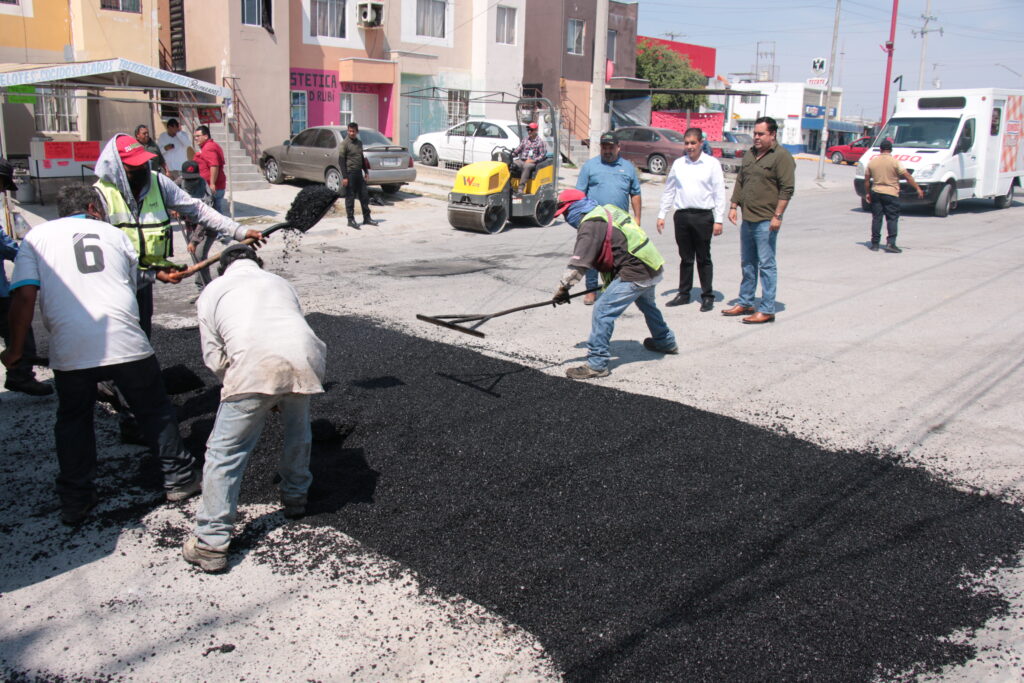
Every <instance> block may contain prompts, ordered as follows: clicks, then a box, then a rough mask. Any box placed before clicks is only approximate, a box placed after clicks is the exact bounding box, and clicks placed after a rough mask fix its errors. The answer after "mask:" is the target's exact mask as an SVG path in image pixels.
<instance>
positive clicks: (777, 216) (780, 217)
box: [775, 213, 782, 221]
mask: <svg viewBox="0 0 1024 683" xmlns="http://www.w3.org/2000/svg"><path fill="white" fill-rule="evenodd" d="M775 217H776V218H778V219H779V220H780V221H781V220H782V214H781V213H777V214H775Z"/></svg>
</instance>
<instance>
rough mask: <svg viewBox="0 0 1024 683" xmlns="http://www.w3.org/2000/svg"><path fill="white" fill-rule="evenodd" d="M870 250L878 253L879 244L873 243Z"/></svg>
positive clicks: (869, 247)
mask: <svg viewBox="0 0 1024 683" xmlns="http://www.w3.org/2000/svg"><path fill="white" fill-rule="evenodd" d="M868 249H870V250H871V251H878V242H872V243H871V244H870V245H869V246H868Z"/></svg>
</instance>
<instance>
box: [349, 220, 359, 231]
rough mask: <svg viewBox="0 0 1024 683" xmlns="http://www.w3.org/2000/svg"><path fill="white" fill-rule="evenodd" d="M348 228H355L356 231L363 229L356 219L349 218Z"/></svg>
mask: <svg viewBox="0 0 1024 683" xmlns="http://www.w3.org/2000/svg"><path fill="white" fill-rule="evenodd" d="M348 227H350V228H355V229H356V230H361V228H360V227H359V224H358V223H356V219H355V218H349V219H348Z"/></svg>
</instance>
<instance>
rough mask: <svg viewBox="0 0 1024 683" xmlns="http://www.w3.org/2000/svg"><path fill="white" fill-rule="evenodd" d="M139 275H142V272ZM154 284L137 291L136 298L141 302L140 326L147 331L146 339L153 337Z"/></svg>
mask: <svg viewBox="0 0 1024 683" xmlns="http://www.w3.org/2000/svg"><path fill="white" fill-rule="evenodd" d="M139 277H142V274H141V273H139ZM153 284H155V283H152V284H148V285H146V286H145V287H142V288H141V289H138V290H136V291H135V300H136V301H137V302H138V303H139V327H141V328H142V331H143V332H145V333H146V339H152V338H153Z"/></svg>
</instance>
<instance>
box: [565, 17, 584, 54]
mask: <svg viewBox="0 0 1024 683" xmlns="http://www.w3.org/2000/svg"><path fill="white" fill-rule="evenodd" d="M565 51H566V52H568V53H569V54H571V55H581V54H583V20H582V19H570V20H569V25H568V26H567V27H566V34H565Z"/></svg>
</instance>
